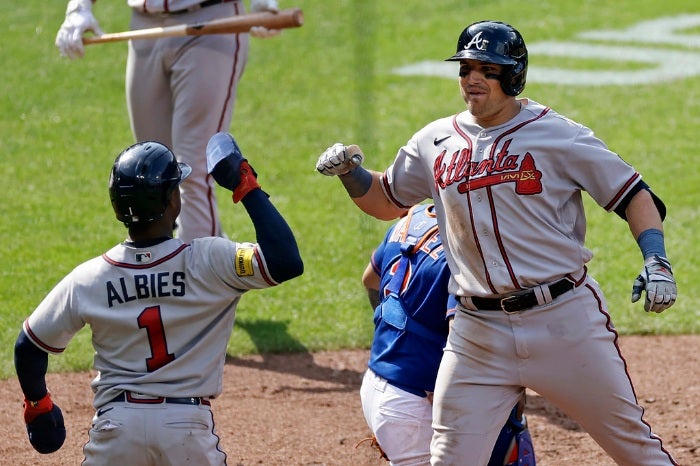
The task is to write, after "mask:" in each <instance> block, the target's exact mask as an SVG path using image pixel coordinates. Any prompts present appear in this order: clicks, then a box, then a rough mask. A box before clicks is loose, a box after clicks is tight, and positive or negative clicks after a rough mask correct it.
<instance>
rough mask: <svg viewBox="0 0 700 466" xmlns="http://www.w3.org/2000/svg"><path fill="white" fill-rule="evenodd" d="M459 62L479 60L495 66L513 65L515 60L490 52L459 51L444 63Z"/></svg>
mask: <svg viewBox="0 0 700 466" xmlns="http://www.w3.org/2000/svg"><path fill="white" fill-rule="evenodd" d="M461 60H479V61H483V62H486V63H495V64H497V65H515V64H516V63H518V62H517V61H516V60H514V59H512V58H508V57H504V56H502V55H497V54H495V53H490V52H481V51H479V50H460V51H459V52H457V53H456V54H454V55H452V56H451V57H450V58H446V59H445V61H461Z"/></svg>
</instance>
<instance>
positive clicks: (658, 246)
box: [637, 228, 666, 259]
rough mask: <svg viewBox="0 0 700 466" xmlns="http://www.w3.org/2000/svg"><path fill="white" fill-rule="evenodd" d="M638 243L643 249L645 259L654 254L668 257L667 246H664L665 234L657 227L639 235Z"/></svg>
mask: <svg viewBox="0 0 700 466" xmlns="http://www.w3.org/2000/svg"><path fill="white" fill-rule="evenodd" d="M637 244H638V245H639V249H640V250H641V251H642V256H643V257H644V259H646V258H648V257H652V256H654V255H657V256H660V257H666V248H665V246H664V234H663V232H662V231H661V230H658V229H656V228H649V229H648V230H644V231H643V232H641V233H640V234H639V236H638V237H637Z"/></svg>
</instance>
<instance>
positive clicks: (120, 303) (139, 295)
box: [24, 238, 277, 408]
mask: <svg viewBox="0 0 700 466" xmlns="http://www.w3.org/2000/svg"><path fill="white" fill-rule="evenodd" d="M276 284H277V283H276V282H275V281H274V280H273V279H272V278H271V276H270V274H269V273H268V271H267V268H266V263H265V259H264V257H263V255H262V252H261V251H260V249H259V247H258V246H257V245H256V244H252V243H236V242H232V241H229V240H227V239H224V238H202V239H196V240H194V241H193V242H192V243H191V244H190V245H187V244H184V243H182V241H180V240H179V239H169V240H164V241H162V242H160V243H158V244H155V245H153V246H150V247H139V248H137V247H132V246H130V245H129V244H128V243H125V244H119V245H117V246H115V247H113V248H112V249H110V250H109V251H107V252H106V253H105V254H103V255H102V256H101V257H96V258H94V259H91V260H89V261H87V262H85V263H83V264H81V265H79V266H78V267H76V268H75V269H74V270H73V271H72V272H71V273H70V274H68V275H67V276H66V277H65V278H64V279H63V280H62V281H61V282H60V283H59V284H58V285H57V286H56V287H55V288H54V289H53V290H52V291H51V292H50V293H49V294H48V295H47V296H46V298H45V299H44V300H43V301H42V302H41V304H40V305H39V306H38V307H37V309H36V310H35V311H34V312H33V313H32V314H31V315H30V316H29V317H28V318H27V320H26V321H25V323H24V332H25V333H26V334H27V336H28V337H29V338H30V339H31V340H32V342H33V343H34V344H36V345H37V346H39V347H40V348H42V349H44V350H45V351H47V352H50V353H60V352H62V351H63V350H64V348H65V347H66V346H67V344H68V342H69V341H70V339H71V338H72V337H73V336H74V335H75V334H76V333H77V332H78V331H79V330H80V329H81V328H83V327H84V326H85V325H89V326H91V328H92V332H93V335H92V339H93V345H94V347H95V349H96V353H95V359H94V368H95V369H96V370H97V371H98V375H97V377H96V378H95V379H94V380H93V382H92V389H93V391H94V392H95V399H94V405H95V407H96V408H99V407H100V406H101V405H103V404H105V403H107V402H108V401H110V400H112V399H113V398H114V397H115V396H116V395H118V394H119V393H120V392H122V391H124V390H129V391H134V392H138V393H142V394H145V395H151V396H166V397H211V398H213V397H216V396H217V395H219V394H220V393H221V391H222V380H221V379H222V374H223V365H224V358H223V357H221V355H222V354H225V352H226V346H227V344H228V341H229V338H230V336H231V332H232V329H233V323H234V318H235V310H236V305H237V303H238V301H239V299H240V297H241V295H242V294H243V293H244V292H245V291H247V290H250V289H259V288H266V287H270V286H274V285H276Z"/></svg>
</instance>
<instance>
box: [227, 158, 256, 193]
mask: <svg viewBox="0 0 700 466" xmlns="http://www.w3.org/2000/svg"><path fill="white" fill-rule="evenodd" d="M240 174H241V181H240V182H239V183H238V186H236V189H234V190H233V196H232V197H233V202H236V203H237V202H239V201H240V200H241V199H243V198H244V197H245V195H246V194H248V193H249V192H251V191H252V190H254V189H256V188H259V187H260V185H259V184H258V178H257V174H256V173H255V170H253V167H251V166H250V165H249V164H248V162H247V161H245V160H244V161H243V162H241V168H240Z"/></svg>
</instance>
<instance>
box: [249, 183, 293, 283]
mask: <svg viewBox="0 0 700 466" xmlns="http://www.w3.org/2000/svg"><path fill="white" fill-rule="evenodd" d="M241 202H242V204H243V206H244V207H245V209H246V211H247V212H248V215H249V216H250V219H251V220H252V221H253V226H254V227H255V233H256V236H257V242H258V244H259V245H260V248H261V249H262V251H263V254H264V255H265V260H266V262H267V267H268V270H269V271H270V275H271V276H272V278H274V279H275V281H277V282H283V281H286V280H289V279H292V278H294V277H298V276H299V275H301V274H302V273H303V272H304V263H303V262H302V260H301V255H300V254H299V247H298V246H297V242H296V239H295V238H294V233H292V230H291V228H289V225H288V224H287V222H286V221H285V220H284V218H283V217H282V215H281V214H280V213H279V212H278V211H277V209H276V208H275V206H274V205H273V204H272V202H270V200H269V199H268V197H267V194H265V193H264V192H263V191H262V190H261V189H254V190H253V191H251V192H250V193H248V194H247V195H246V196H245V197H244V198H243V199H242V200H241Z"/></svg>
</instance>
